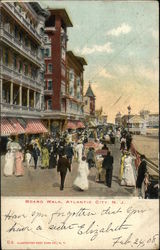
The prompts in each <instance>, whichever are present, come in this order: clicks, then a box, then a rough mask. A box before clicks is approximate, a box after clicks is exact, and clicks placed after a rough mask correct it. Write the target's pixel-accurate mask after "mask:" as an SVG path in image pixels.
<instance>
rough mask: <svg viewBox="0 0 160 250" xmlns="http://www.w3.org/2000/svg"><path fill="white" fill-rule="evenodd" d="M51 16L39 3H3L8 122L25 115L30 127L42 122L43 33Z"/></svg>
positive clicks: (0, 28)
mask: <svg viewBox="0 0 160 250" xmlns="http://www.w3.org/2000/svg"><path fill="white" fill-rule="evenodd" d="M48 15H49V13H48V12H47V11H45V10H43V9H42V8H41V7H40V5H39V4H38V3H27V2H12V3H11V2H3V3H0V18H1V20H0V45H1V50H0V53H1V62H0V72H1V79H0V88H1V91H0V93H1V95H0V103H1V118H2V119H5V123H6V124H7V120H6V119H10V120H9V122H10V123H11V125H14V122H13V121H15V119H14V120H13V119H12V118H16V119H17V118H19V119H20V118H21V121H22V119H23V118H26V120H25V121H23V122H26V123H28V126H29V123H30V122H31V123H32V122H33V119H34V120H35V119H37V121H38V119H39V125H40V126H41V125H42V124H41V122H40V119H41V117H42V115H43V109H44V106H43V94H44V69H45V68H44V59H43V35H44V23H45V18H46V17H47V16H48ZM17 123H19V122H18V120H16V124H17ZM20 125H22V124H19V126H20ZM6 126H7V125H6ZM42 127H43V126H41V128H42ZM1 129H2V127H1ZM1 132H2V133H3V131H1ZM32 132H33V131H32ZM37 132H38V131H37ZM8 133H9V131H8ZM6 134H7V133H6Z"/></svg>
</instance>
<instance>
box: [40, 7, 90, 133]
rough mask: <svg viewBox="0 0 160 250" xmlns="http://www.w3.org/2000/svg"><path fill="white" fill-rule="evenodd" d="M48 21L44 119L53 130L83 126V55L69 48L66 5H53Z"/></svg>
mask: <svg viewBox="0 0 160 250" xmlns="http://www.w3.org/2000/svg"><path fill="white" fill-rule="evenodd" d="M48 11H49V12H50V16H49V18H48V19H47V20H46V23H45V52H44V54H45V64H46V72H45V90H44V95H45V109H46V112H45V113H44V120H45V121H46V126H47V127H48V129H49V130H50V131H52V132H54V131H56V130H59V129H60V130H64V129H68V128H72V129H73V128H78V127H79V128H81V127H83V126H84V124H83V123H82V122H81V121H82V120H83V119H84V114H83V71H84V65H87V63H86V61H85V59H84V58H81V57H78V56H75V55H74V54H73V52H72V51H67V41H68V36H67V28H68V27H72V26H73V25H72V22H71V20H70V18H69V16H68V15H67V12H66V11H65V9H50V10H48Z"/></svg>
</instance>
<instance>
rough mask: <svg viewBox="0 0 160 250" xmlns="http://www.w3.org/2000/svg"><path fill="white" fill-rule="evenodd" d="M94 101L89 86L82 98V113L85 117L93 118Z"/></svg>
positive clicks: (94, 98)
mask: <svg viewBox="0 0 160 250" xmlns="http://www.w3.org/2000/svg"><path fill="white" fill-rule="evenodd" d="M95 100H96V96H95V95H94V93H93V90H92V88H91V85H90V84H89V86H88V89H87V91H86V94H85V96H84V113H85V116H86V117H90V118H93V119H94V118H95Z"/></svg>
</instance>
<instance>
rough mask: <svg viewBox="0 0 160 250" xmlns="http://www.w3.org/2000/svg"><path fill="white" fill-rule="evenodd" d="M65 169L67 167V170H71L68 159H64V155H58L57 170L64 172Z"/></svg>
mask: <svg viewBox="0 0 160 250" xmlns="http://www.w3.org/2000/svg"><path fill="white" fill-rule="evenodd" d="M67 169H69V171H71V166H70V164H69V161H68V159H66V158H65V157H60V158H59V160H58V167H57V171H58V172H64V173H65V172H67Z"/></svg>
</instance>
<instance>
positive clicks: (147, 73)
mask: <svg viewBox="0 0 160 250" xmlns="http://www.w3.org/2000/svg"><path fill="white" fill-rule="evenodd" d="M137 71H138V74H139V75H141V76H143V77H144V78H146V79H148V80H150V81H152V82H158V81H159V71H158V68H157V69H150V68H146V67H144V66H140V67H139V68H138V69H137Z"/></svg>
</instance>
